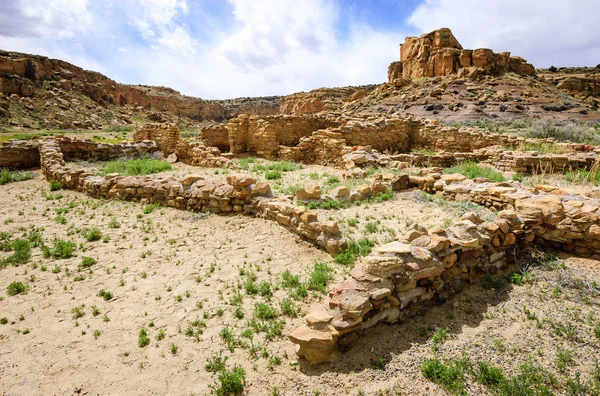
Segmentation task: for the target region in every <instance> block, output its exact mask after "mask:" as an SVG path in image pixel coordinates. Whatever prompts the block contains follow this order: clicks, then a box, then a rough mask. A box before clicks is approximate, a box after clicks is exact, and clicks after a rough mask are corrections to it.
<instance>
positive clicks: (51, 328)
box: [0, 166, 600, 395]
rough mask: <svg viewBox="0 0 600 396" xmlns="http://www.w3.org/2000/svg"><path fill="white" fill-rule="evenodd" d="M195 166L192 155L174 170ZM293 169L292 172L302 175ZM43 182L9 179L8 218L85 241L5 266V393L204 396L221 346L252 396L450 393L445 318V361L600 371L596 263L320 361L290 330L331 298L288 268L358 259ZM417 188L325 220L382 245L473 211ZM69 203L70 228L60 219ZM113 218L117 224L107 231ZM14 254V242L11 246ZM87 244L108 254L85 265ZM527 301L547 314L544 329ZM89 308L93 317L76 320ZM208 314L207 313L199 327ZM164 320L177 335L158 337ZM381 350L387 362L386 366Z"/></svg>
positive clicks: (286, 237) (380, 334)
mask: <svg viewBox="0 0 600 396" xmlns="http://www.w3.org/2000/svg"><path fill="white" fill-rule="evenodd" d="M190 171H191V170H190V169H187V168H185V167H179V166H178V167H177V168H176V170H174V171H172V172H171V173H172V174H174V175H177V176H179V175H180V174H186V173H188V172H190ZM317 171H318V172H325V171H327V172H329V173H331V174H333V173H334V172H335V171H334V170H333V169H330V168H324V169H313V168H310V169H302V170H300V171H298V173H301V174H309V173H312V172H317ZM197 172H205V175H206V177H224V176H222V175H214V174H209V172H207V171H200V170H198V169H197V168H196V169H194V173H197ZM211 172H212V171H211ZM288 177H289V179H290V180H289V181H290V183H295V182H296V180H303V179H304V176H301V175H296V176H294V175H292V174H289V175H287V174H286V176H285V178H288ZM43 193H45V195H46V197H48V194H50V193H49V192H48V183H47V182H46V181H45V180H43V177H42V176H41V175H40V174H39V172H38V176H37V178H36V179H35V180H30V181H25V182H19V183H13V184H9V185H5V186H0V208H1V209H0V230H1V231H2V232H7V233H9V234H10V235H11V236H12V237H13V238H18V237H20V236H21V235H22V234H23V233H26V232H28V231H30V230H31V229H32V228H43V239H44V241H45V243H46V244H47V245H50V246H52V245H53V243H54V242H53V241H54V239H55V238H62V239H65V240H69V241H73V242H75V243H76V245H77V246H76V250H75V256H74V257H72V258H68V259H56V260H55V259H52V258H46V257H44V256H43V255H42V253H41V250H40V249H39V248H34V249H33V256H32V258H31V260H30V261H29V263H28V264H25V265H21V266H17V267H14V266H9V267H6V268H3V269H0V296H1V297H2V299H1V300H0V317H6V318H7V320H8V323H6V324H5V325H0V389H1V390H2V392H1V393H2V394H6V395H35V394H40V395H42V394H43V395H46V394H56V395H64V394H89V395H95V394H98V395H103V394H156V395H165V394H194V395H204V394H207V393H209V392H210V391H211V386H212V385H215V384H216V383H217V378H216V375H213V374H211V373H209V372H207V371H206V369H205V365H206V363H207V361H209V359H210V358H211V357H213V356H215V354H218V353H222V356H227V358H228V359H227V361H226V365H227V367H228V368H231V367H233V366H234V365H236V364H238V365H241V366H242V367H243V368H244V369H245V371H246V385H245V394H248V395H268V394H277V393H274V390H275V389H277V390H278V391H279V392H280V393H279V394H282V395H334V394H341V393H347V394H351V395H358V394H368V395H374V394H413V395H422V394H432V395H438V394H440V395H442V394H445V391H444V390H443V389H442V388H441V387H439V386H438V385H436V384H434V383H432V382H430V381H429V380H427V379H426V378H425V377H424V376H423V375H422V374H421V373H420V370H419V364H420V363H421V362H422V361H423V360H424V359H426V358H430V357H433V356H434V353H433V352H432V348H431V345H432V344H431V336H432V334H433V332H434V330H435V329H436V328H447V329H448V332H449V333H450V337H449V338H448V339H447V340H446V341H444V342H443V343H442V344H441V345H440V348H439V352H438V355H439V356H440V357H441V358H442V359H444V358H450V357H460V356H461V354H462V353H465V354H466V355H467V356H468V357H469V358H470V359H472V360H473V361H474V362H478V361H489V362H492V363H493V364H495V365H497V366H500V367H502V368H503V370H504V372H505V373H506V374H507V375H512V374H514V373H515V372H516V370H517V369H518V366H519V365H520V364H522V363H523V362H524V361H525V360H526V359H527V358H528V356H533V359H535V360H536V361H537V362H538V363H539V364H541V365H542V366H543V367H545V368H546V369H547V370H549V371H550V372H552V373H554V374H555V375H556V377H557V378H558V380H559V386H558V387H557V390H556V392H557V393H562V392H563V391H561V390H558V389H564V388H565V386H564V385H565V384H566V382H567V381H568V379H569V378H574V377H575V373H576V372H580V373H581V379H582V380H586V381H587V380H591V379H592V376H593V372H594V368H595V367H594V365H595V364H597V362H598V361H599V359H600V349H599V348H598V347H599V346H600V345H599V338H597V337H598V336H600V324H599V323H600V322H599V320H600V309H599V305H598V303H599V302H600V297H599V296H598V287H597V284H598V282H600V264H599V263H598V261H594V260H588V259H581V258H574V257H570V256H562V257H560V258H559V260H560V261H559V262H561V263H564V269H562V267H553V268H554V269H552V268H535V269H532V270H531V271H533V272H534V273H535V275H536V278H535V281H534V282H533V283H531V284H527V285H523V286H516V285H513V286H511V285H505V286H502V287H498V288H497V289H486V288H483V287H482V285H480V284H476V285H471V286H469V287H468V288H467V289H466V290H465V292H464V293H462V294H460V295H459V296H457V297H455V298H454V299H453V300H450V301H448V302H446V303H445V304H443V305H441V306H438V307H434V308H432V309H429V310H426V311H424V312H423V314H422V315H419V316H417V317H415V318H413V319H411V320H409V321H407V322H406V323H403V324H397V325H393V326H389V325H380V326H377V327H376V328H374V329H371V330H370V331H369V333H368V335H366V336H363V337H362V338H361V339H360V340H359V341H358V343H357V344H356V345H355V346H354V347H353V348H352V349H350V350H349V351H347V352H345V353H344V354H343V357H342V360H341V361H339V362H337V363H334V364H331V365H324V366H318V367H309V366H306V365H305V364H304V363H302V362H299V361H298V359H297V357H296V355H295V352H294V346H293V344H291V343H290V342H289V341H287V339H286V337H285V335H286V334H287V332H289V331H290V330H291V329H293V328H295V327H297V326H299V325H301V324H302V322H303V319H302V316H303V315H304V314H305V313H306V312H308V311H309V310H310V308H311V306H316V305H318V304H319V302H320V301H322V300H323V299H324V298H325V295H324V294H321V293H319V292H316V291H309V295H308V298H306V299H305V300H299V301H297V300H294V299H293V298H292V297H291V294H290V290H289V289H286V288H284V287H282V285H281V283H282V274H283V272H284V271H286V270H289V271H290V272H291V273H293V274H297V275H300V279H302V280H306V279H307V278H308V277H309V274H310V272H311V271H312V267H313V265H314V262H316V261H320V262H325V263H327V264H328V265H330V266H331V267H332V268H333V269H334V277H333V279H332V280H331V284H330V285H333V284H335V283H338V282H341V281H343V279H344V278H345V277H347V275H346V274H347V272H348V269H349V268H347V267H344V266H342V265H338V264H336V263H335V262H334V260H333V258H332V257H331V256H329V255H328V254H327V253H325V252H323V251H321V250H319V249H317V248H316V247H315V246H313V245H311V244H309V243H308V242H305V241H303V240H301V239H300V238H299V237H297V236H295V235H293V234H291V233H289V232H288V231H286V230H285V229H283V228H282V227H280V226H278V225H277V224H276V223H275V222H271V221H267V220H264V219H261V218H251V217H245V216H229V217H224V216H217V215H214V214H206V213H189V212H185V211H179V210H175V209H171V208H153V210H152V211H151V212H150V210H149V209H146V210H144V209H145V207H144V206H142V205H140V204H138V203H128V202H120V201H102V200H95V199H91V198H89V197H87V196H85V195H83V194H80V193H77V192H72V191H56V192H52V193H51V194H54V195H53V197H54V198H56V199H53V200H48V199H47V198H46V197H44V195H43ZM57 194H58V195H57ZM415 194H416V192H410V191H408V192H405V193H401V194H397V195H396V197H395V198H394V199H393V200H391V201H387V202H383V203H378V204H371V205H362V206H353V207H350V208H346V209H342V210H330V211H324V210H321V211H320V216H329V217H332V218H333V219H335V220H338V221H340V222H342V229H343V231H344V233H345V234H346V235H347V236H349V237H350V238H352V239H358V238H361V237H372V238H374V239H376V240H377V241H378V243H383V242H385V240H386V239H387V238H390V237H392V234H395V233H398V232H402V231H403V230H405V229H406V228H407V227H409V226H410V225H411V224H413V223H419V224H422V225H424V226H440V225H448V223H450V222H452V221H454V220H456V218H457V217H458V216H459V215H460V213H461V208H460V207H449V206H447V205H444V204H440V203H435V202H422V200H420V199H419V197H418V195H415ZM61 196H62V197H61ZM61 208H64V209H63V210H62V212H64V213H63V216H64V217H65V218H66V224H59V223H57V221H56V217H57V209H59V210H58V212H61V210H60V209H61ZM145 212H150V213H145ZM351 217H355V218H358V219H359V223H358V226H356V227H352V226H349V225H348V224H346V223H345V222H343V221H344V219H346V220H347V219H348V218H351ZM113 219H116V222H118V223H119V224H120V226H119V227H118V228H110V227H109V223H110V222H111V220H113ZM366 222H375V223H377V222H378V223H377V224H378V231H377V232H375V233H374V235H369V234H368V233H366V232H365V231H364V228H363V227H364V225H365V223H366ZM114 223H115V222H114V221H113V226H114ZM85 228H98V229H99V230H100V231H101V233H102V237H101V239H100V240H97V241H92V242H90V241H88V240H87V239H86V238H84V237H83V236H82V234H81V231H82V230H83V229H85ZM390 230H391V231H390ZM9 254H10V253H5V252H0V258H1V257H6V256H8V255H9ZM84 256H89V257H93V258H95V259H96V260H97V263H96V264H94V265H93V266H92V267H90V269H80V268H79V266H80V263H81V262H82V258H83V257H84ZM248 274H255V275H256V283H257V284H259V283H261V282H268V283H269V286H270V288H271V290H272V296H270V297H269V296H268V294H266V295H264V296H261V295H260V294H258V295H249V294H248V293H247V292H246V290H245V287H244V285H245V282H247V279H248ZM13 281H21V282H23V283H24V284H25V285H26V286H27V288H28V289H27V291H26V293H24V294H18V295H15V296H9V295H8V293H7V292H6V290H7V286H8V285H9V284H10V283H11V282H13ZM594 282H596V283H594ZM100 290H106V291H110V292H112V294H113V297H112V299H110V300H108V301H105V300H104V299H103V298H102V297H99V296H98V293H99V291H100ZM238 294H240V295H241V296H242V302H241V303H239V302H238V304H239V307H240V308H241V312H242V313H243V318H238V317H236V314H237V315H238V316H241V315H239V310H238V305H235V303H233V302H232V299H235V296H237V295H238ZM284 299H290V300H291V301H292V306H293V307H295V308H296V309H297V311H298V315H297V316H296V317H290V316H285V315H284V314H283V312H282V310H281V308H280V302H281V301H282V300H284ZM256 303H266V304H269V305H271V306H273V307H275V308H276V309H277V311H278V317H277V319H276V321H279V320H284V321H285V324H284V325H283V329H282V332H281V335H280V336H278V335H276V336H275V337H274V338H273V339H271V340H267V339H266V337H265V334H264V333H259V334H255V335H254V336H253V341H252V344H251V345H252V346H254V347H255V353H252V348H251V347H250V346H249V345H248V342H247V341H248V340H247V339H244V338H243V337H241V333H242V332H243V331H244V330H245V329H248V328H249V323H248V322H249V320H251V319H252V318H253V317H254V307H255V304H256ZM77 307H79V308H78V309H77ZM524 307H527V310H528V311H529V312H533V313H534V314H535V315H536V317H538V318H539V319H540V322H541V325H540V326H539V327H538V326H537V325H536V323H537V322H536V321H534V320H530V319H528V315H526V314H525V311H524ZM74 308H76V309H75V311H74V310H73V309H74ZM236 310H237V311H238V312H237V313H236ZM77 312H80V313H81V312H82V313H83V316H80V317H79V318H75V316H77V315H76V313H77ZM529 317H531V315H529ZM194 321H198V322H203V324H201V325H198V322H197V323H196V326H194V325H193V322H194ZM559 324H564V326H571V327H572V328H573V330H572V331H571V332H570V333H569V334H570V335H569V336H568V337H566V336H565V335H564V332H563V333H562V335H561V334H558V332H557V331H556V328H557V327H558V326H559ZM142 328H144V329H145V330H146V331H147V333H148V336H149V338H150V344H149V345H147V346H145V347H139V346H138V333H139V331H140V329H142ZM190 328H191V332H192V333H193V335H192V334H191V333H190V332H189V329H190ZM225 328H227V329H229V330H230V331H231V332H232V333H233V337H232V338H231V339H232V340H233V342H232V344H231V349H229V348H228V346H227V345H226V342H225V339H224V337H223V336H222V334H223V329H225ZM595 329H598V330H597V331H598V332H599V334H595ZM161 332H164V338H163V339H158V338H160V337H157V336H158V335H159V334H160V333H161ZM244 343H246V345H243V344H244ZM557 347H561V348H567V349H571V350H572V351H573V359H572V361H571V362H570V363H569V365H568V368H567V370H566V371H564V370H563V371H561V370H559V369H558V368H557V364H556V357H555V355H556V350H557ZM380 358H381V359H383V361H385V366H384V367H383V368H381V367H378V366H377V365H376V364H373V362H375V361H377V360H378V359H380ZM599 380H600V379H599ZM466 386H467V388H466V389H467V392H468V393H469V394H486V392H489V390H488V389H486V388H482V387H481V386H479V385H477V384H476V383H475V382H474V381H468V382H467V385H466Z"/></svg>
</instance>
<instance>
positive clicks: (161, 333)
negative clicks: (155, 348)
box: [156, 329, 165, 341]
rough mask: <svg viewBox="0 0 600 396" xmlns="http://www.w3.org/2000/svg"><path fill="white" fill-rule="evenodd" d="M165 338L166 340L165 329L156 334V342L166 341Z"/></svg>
mask: <svg viewBox="0 0 600 396" xmlns="http://www.w3.org/2000/svg"><path fill="white" fill-rule="evenodd" d="M164 338H165V331H164V330H163V329H160V330H158V333H156V340H157V341H161V340H164Z"/></svg>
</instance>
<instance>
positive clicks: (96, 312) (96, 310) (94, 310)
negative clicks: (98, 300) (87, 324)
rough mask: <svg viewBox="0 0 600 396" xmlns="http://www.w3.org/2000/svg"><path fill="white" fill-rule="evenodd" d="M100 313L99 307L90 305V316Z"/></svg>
mask: <svg viewBox="0 0 600 396" xmlns="http://www.w3.org/2000/svg"><path fill="white" fill-rule="evenodd" d="M98 315H100V308H98V307H97V306H95V305H92V316H94V317H96V316H98Z"/></svg>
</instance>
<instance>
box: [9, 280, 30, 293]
mask: <svg viewBox="0 0 600 396" xmlns="http://www.w3.org/2000/svg"><path fill="white" fill-rule="evenodd" d="M25 290H27V287H26V286H25V285H24V284H23V282H12V283H11V284H10V285H8V287H7V288H6V294H8V295H9V296H15V295H17V294H21V293H25Z"/></svg>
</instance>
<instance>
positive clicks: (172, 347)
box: [169, 342, 179, 355]
mask: <svg viewBox="0 0 600 396" xmlns="http://www.w3.org/2000/svg"><path fill="white" fill-rule="evenodd" d="M169 349H170V350H171V354H173V355H177V351H178V350H179V347H178V346H177V345H176V344H175V343H173V342H172V343H170V344H169Z"/></svg>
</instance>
